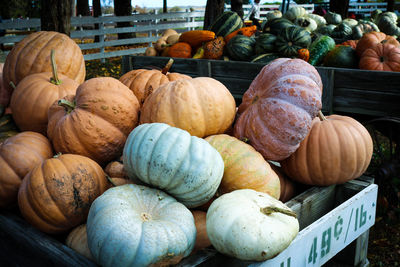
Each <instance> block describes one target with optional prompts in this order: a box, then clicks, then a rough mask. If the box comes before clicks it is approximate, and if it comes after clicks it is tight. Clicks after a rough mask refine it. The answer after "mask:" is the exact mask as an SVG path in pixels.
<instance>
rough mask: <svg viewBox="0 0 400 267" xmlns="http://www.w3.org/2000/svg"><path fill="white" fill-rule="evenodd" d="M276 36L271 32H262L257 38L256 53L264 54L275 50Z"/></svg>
mask: <svg viewBox="0 0 400 267" xmlns="http://www.w3.org/2000/svg"><path fill="white" fill-rule="evenodd" d="M275 41H276V36H275V35H273V34H270V33H263V34H260V35H259V36H258V37H257V39H256V45H255V49H256V54H257V55H260V54H264V53H269V52H273V51H274V50H275Z"/></svg>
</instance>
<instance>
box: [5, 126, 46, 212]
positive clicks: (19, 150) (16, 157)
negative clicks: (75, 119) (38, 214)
mask: <svg viewBox="0 0 400 267" xmlns="http://www.w3.org/2000/svg"><path fill="white" fill-rule="evenodd" d="M52 156H53V152H52V148H51V144H50V142H49V140H47V138H46V137H44V136H43V135H41V134H39V133H35V132H28V131H26V132H23V133H19V134H17V135H15V136H13V137H10V138H8V139H7V140H6V141H5V142H4V143H3V144H0V170H1V171H0V207H2V208H4V207H7V206H9V205H11V204H16V203H17V196H18V189H19V186H20V184H21V181H22V180H23V179H24V177H25V175H26V174H27V173H28V172H29V171H30V170H32V169H33V168H34V167H36V165H38V164H40V163H42V161H43V160H45V159H48V158H51V157H52Z"/></svg>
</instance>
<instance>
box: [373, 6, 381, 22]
mask: <svg viewBox="0 0 400 267" xmlns="http://www.w3.org/2000/svg"><path fill="white" fill-rule="evenodd" d="M381 14H382V10H380V9H375V10H374V11H372V13H371V19H372V21H373V22H375V23H378V19H379V17H380V15H381Z"/></svg>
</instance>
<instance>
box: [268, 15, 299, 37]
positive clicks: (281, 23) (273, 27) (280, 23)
mask: <svg viewBox="0 0 400 267" xmlns="http://www.w3.org/2000/svg"><path fill="white" fill-rule="evenodd" d="M293 25H294V24H293V22H291V21H290V20H288V19H285V18H277V19H273V20H270V21H267V22H266V23H265V25H264V28H263V32H266V33H271V34H273V35H278V34H279V33H280V32H281V31H282V30H283V29H285V28H287V27H290V26H293Z"/></svg>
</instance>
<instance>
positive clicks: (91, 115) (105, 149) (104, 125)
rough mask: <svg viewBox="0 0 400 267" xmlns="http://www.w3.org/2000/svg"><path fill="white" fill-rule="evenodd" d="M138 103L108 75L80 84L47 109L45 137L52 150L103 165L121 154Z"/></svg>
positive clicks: (137, 111) (122, 85)
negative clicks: (47, 120)
mask: <svg viewBox="0 0 400 267" xmlns="http://www.w3.org/2000/svg"><path fill="white" fill-rule="evenodd" d="M138 113H139V102H138V100H137V98H136V97H135V95H134V94H133V93H132V91H131V90H129V88H128V87H126V86H125V85H124V84H123V83H121V82H120V81H118V80H117V79H114V78H110V77H102V78H93V79H90V80H87V81H86V82H84V83H83V84H81V85H80V86H79V87H78V89H77V91H76V95H75V96H67V97H65V98H63V99H61V100H59V101H58V102H55V103H54V104H53V105H52V106H51V107H50V109H49V113H48V114H49V115H48V116H49V123H48V127H47V136H48V137H49V139H50V140H51V142H52V143H53V147H54V150H55V151H56V152H62V153H73V154H79V155H83V156H87V157H89V158H91V159H94V160H95V161H97V162H98V163H99V164H104V163H107V162H109V161H111V160H112V159H114V158H116V157H117V156H119V155H121V152H122V149H123V147H124V143H125V140H126V138H127V136H128V134H129V133H130V132H131V131H132V129H133V128H134V127H135V126H136V125H137V123H138V116H139V115H138Z"/></svg>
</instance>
